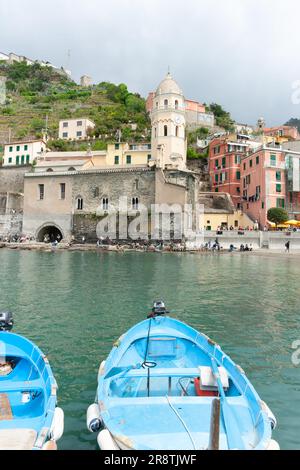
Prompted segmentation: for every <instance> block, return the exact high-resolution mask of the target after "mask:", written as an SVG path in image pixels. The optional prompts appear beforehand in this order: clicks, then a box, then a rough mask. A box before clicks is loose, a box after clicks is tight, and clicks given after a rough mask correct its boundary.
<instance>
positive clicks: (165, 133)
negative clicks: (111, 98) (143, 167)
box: [151, 73, 187, 170]
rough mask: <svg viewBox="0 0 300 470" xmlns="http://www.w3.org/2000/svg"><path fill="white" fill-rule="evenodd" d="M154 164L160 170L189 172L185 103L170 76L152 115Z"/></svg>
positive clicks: (161, 87) (161, 86)
mask: <svg viewBox="0 0 300 470" xmlns="http://www.w3.org/2000/svg"><path fill="white" fill-rule="evenodd" d="M151 124H152V139H151V147H152V160H154V161H155V162H156V166H157V167H158V168H162V169H165V168H169V169H171V168H174V169H179V170H185V169H186V152H187V145H186V137H185V135H186V132H185V130H186V118H185V99H184V96H183V93H182V91H181V89H180V88H179V86H178V84H177V83H176V82H175V80H173V78H172V77H171V75H170V73H168V74H167V76H166V77H165V78H164V80H163V81H162V82H161V83H160V84H159V86H158V88H157V90H156V92H155V95H154V98H153V105H152V111H151Z"/></svg>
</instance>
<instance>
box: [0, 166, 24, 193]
mask: <svg viewBox="0 0 300 470" xmlns="http://www.w3.org/2000/svg"><path fill="white" fill-rule="evenodd" d="M28 171H29V168H28V167H26V166H24V167H19V168H3V167H2V168H1V167H0V193H6V192H12V193H24V175H25V173H28Z"/></svg>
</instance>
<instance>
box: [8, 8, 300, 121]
mask: <svg viewBox="0 0 300 470" xmlns="http://www.w3.org/2000/svg"><path fill="white" fill-rule="evenodd" d="M299 18H300V2H299V0H285V1H282V0H181V1H180V0H106V1H104V0H50V1H46V0H0V51H1V52H6V53H8V52H16V53H18V54H23V55H26V56H28V57H30V58H33V59H44V60H49V61H50V62H52V63H54V64H56V65H58V66H61V65H64V66H66V67H68V68H70V69H71V71H72V75H73V78H74V79H76V80H77V81H78V79H79V77H80V76H81V75H83V74H89V75H91V76H92V77H93V81H94V82H95V83H98V82H100V81H111V82H114V83H121V82H123V83H126V84H127V85H128V87H129V89H130V90H131V91H134V92H135V91H136V92H139V93H141V94H142V95H143V96H146V95H147V93H148V92H149V91H151V90H153V89H155V88H156V86H157V85H158V83H159V82H160V80H161V79H162V78H163V76H164V75H165V73H166V71H167V68H168V66H170V69H171V73H172V75H173V76H174V78H176V80H177V81H178V83H179V85H180V86H181V88H182V89H183V91H184V94H185V96H186V98H189V99H195V100H199V101H201V102H207V103H209V102H217V103H220V104H222V105H223V106H224V107H225V109H227V110H229V111H230V112H231V113H232V115H233V117H234V119H236V120H237V121H239V122H243V123H248V124H253V123H255V122H256V120H257V118H258V117H260V116H263V117H265V119H266V124H267V125H275V124H277V123H278V124H282V123H283V122H285V121H286V120H288V119H289V118H290V117H300V104H292V100H291V96H292V93H293V89H292V85H293V83H294V82H295V81H297V80H300V60H299V54H300V26H299ZM68 50H70V51H71V56H70V59H68ZM299 88H300V87H299Z"/></svg>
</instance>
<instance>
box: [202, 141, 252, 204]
mask: <svg viewBox="0 0 300 470" xmlns="http://www.w3.org/2000/svg"><path fill="white" fill-rule="evenodd" d="M251 145H256V146H258V145H259V143H257V142H255V143H254V142H253V141H250V138H249V137H248V136H245V135H242V134H231V135H227V134H226V135H223V136H220V137H217V138H214V139H213V140H212V141H211V142H210V145H209V176H210V182H211V187H212V189H213V191H214V192H226V193H228V194H230V196H231V198H232V201H233V203H234V205H235V207H236V208H237V209H239V208H241V202H242V199H241V197H242V194H241V161H242V159H243V158H244V157H245V156H246V153H247V152H248V150H249V148H250V146H251Z"/></svg>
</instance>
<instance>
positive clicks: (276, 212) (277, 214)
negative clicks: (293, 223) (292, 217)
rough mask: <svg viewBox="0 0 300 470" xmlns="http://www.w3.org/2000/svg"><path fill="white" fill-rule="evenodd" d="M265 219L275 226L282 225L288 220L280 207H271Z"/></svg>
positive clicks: (285, 212)
mask: <svg viewBox="0 0 300 470" xmlns="http://www.w3.org/2000/svg"><path fill="white" fill-rule="evenodd" d="M267 218H268V220H269V221H270V222H273V223H274V224H275V225H276V226H277V225H278V224H284V222H286V221H287V220H288V218H289V215H288V213H287V211H286V210H285V209H282V208H281V207H272V208H271V209H269V210H268V214H267Z"/></svg>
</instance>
